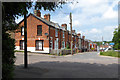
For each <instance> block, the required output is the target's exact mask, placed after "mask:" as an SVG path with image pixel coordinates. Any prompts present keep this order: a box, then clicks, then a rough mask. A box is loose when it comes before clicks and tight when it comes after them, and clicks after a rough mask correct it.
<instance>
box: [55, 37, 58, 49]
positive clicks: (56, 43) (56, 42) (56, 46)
mask: <svg viewBox="0 0 120 80" xmlns="http://www.w3.org/2000/svg"><path fill="white" fill-rule="evenodd" d="M55 49H58V38H56V40H55Z"/></svg>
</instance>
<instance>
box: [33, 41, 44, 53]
mask: <svg viewBox="0 0 120 80" xmlns="http://www.w3.org/2000/svg"><path fill="white" fill-rule="evenodd" d="M37 41H41V42H42V49H38V48H37ZM43 44H44V41H43V40H35V50H36V51H43V47H44V45H43Z"/></svg>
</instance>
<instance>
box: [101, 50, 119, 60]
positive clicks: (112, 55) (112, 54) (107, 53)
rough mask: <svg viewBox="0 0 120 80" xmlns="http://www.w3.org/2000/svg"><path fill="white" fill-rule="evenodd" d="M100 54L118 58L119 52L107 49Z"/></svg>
mask: <svg viewBox="0 0 120 80" xmlns="http://www.w3.org/2000/svg"><path fill="white" fill-rule="evenodd" d="M100 55H103V56H111V57H118V58H120V53H118V52H116V51H113V50H112V51H107V52H100Z"/></svg>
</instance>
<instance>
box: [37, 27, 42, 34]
mask: <svg viewBox="0 0 120 80" xmlns="http://www.w3.org/2000/svg"><path fill="white" fill-rule="evenodd" d="M37 35H38V36H42V25H38V26H37Z"/></svg>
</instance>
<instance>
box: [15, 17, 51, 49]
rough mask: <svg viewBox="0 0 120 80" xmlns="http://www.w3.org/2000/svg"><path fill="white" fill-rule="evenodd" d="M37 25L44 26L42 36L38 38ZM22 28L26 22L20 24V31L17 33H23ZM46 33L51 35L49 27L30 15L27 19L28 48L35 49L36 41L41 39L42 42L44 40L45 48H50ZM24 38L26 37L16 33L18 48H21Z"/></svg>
mask: <svg viewBox="0 0 120 80" xmlns="http://www.w3.org/2000/svg"><path fill="white" fill-rule="evenodd" d="M37 25H42V36H37ZM22 26H24V21H23V22H21V23H20V24H19V29H18V30H16V31H21V27H22ZM45 33H48V34H49V26H48V25H46V24H45V23H43V22H42V21H40V20H38V19H37V18H35V17H33V16H32V15H30V16H29V17H28V18H27V46H28V47H35V40H39V38H40V40H44V47H49V38H47V36H46V35H45ZM22 38H24V36H21V32H16V33H15V39H16V43H15V45H16V46H20V40H22Z"/></svg>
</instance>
